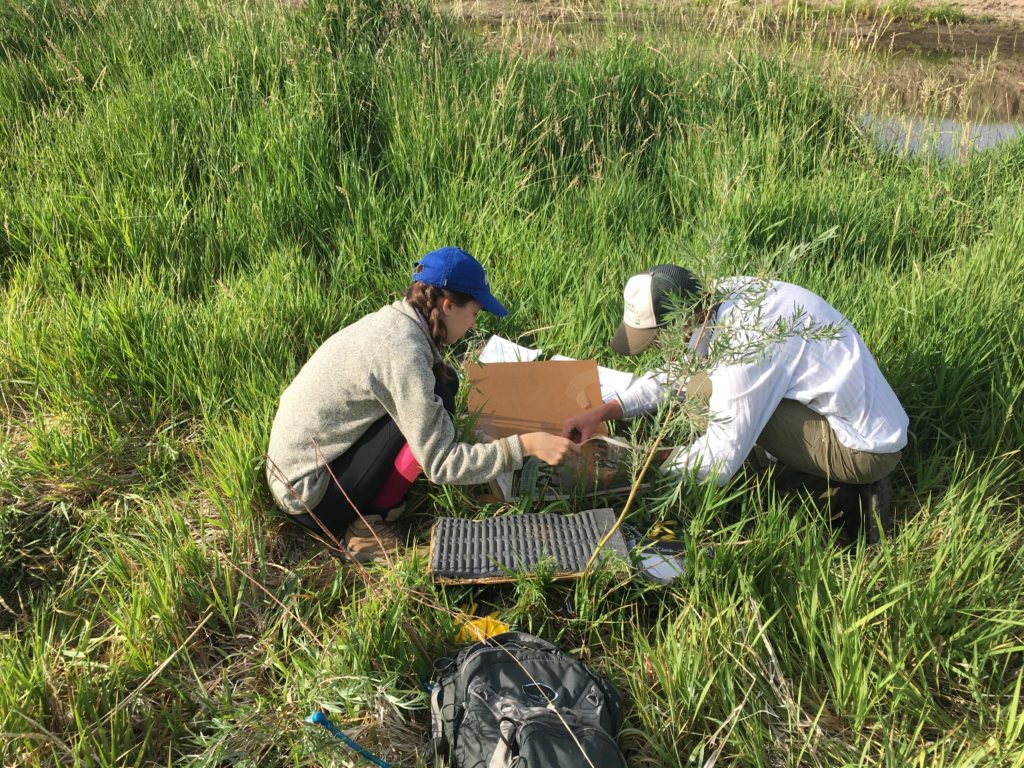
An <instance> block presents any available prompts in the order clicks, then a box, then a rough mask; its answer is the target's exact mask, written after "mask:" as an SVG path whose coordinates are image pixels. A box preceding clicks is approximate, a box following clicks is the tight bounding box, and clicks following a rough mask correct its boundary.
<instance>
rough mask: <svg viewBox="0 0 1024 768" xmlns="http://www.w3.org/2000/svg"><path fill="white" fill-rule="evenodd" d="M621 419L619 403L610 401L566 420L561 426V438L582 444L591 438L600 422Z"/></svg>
mask: <svg viewBox="0 0 1024 768" xmlns="http://www.w3.org/2000/svg"><path fill="white" fill-rule="evenodd" d="M621 418H622V406H620V405H619V401H618V400H610V401H609V402H607V403H602V404H601V405H598V406H595V407H594V408H590V409H589V410H586V411H584V412H583V413H578V414H576V415H575V416H573V417H571V418H569V419H566V420H565V424H564V425H563V426H562V436H563V437H568V438H569V439H570V440H572V441H573V442H575V443H582V442H585V441H587V440H589V439H590V438H591V437H592V436H593V434H594V432H595V431H597V428H598V426H600V425H601V423H602V422H605V421H613V420H615V419H621Z"/></svg>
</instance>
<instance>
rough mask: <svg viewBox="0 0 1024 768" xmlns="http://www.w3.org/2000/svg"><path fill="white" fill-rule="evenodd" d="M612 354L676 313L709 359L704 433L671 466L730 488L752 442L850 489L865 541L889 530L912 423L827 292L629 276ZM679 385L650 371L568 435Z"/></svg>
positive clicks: (692, 386) (682, 275)
mask: <svg viewBox="0 0 1024 768" xmlns="http://www.w3.org/2000/svg"><path fill="white" fill-rule="evenodd" d="M623 295H624V299H625V310H624V313H623V320H622V323H621V324H620V326H619V328H618V330H617V331H616V333H615V336H614V338H613V339H612V343H611V346H612V349H614V350H615V351H616V352H618V353H620V354H624V355H635V354H638V353H640V352H641V351H643V350H644V349H646V348H647V347H649V346H650V345H651V344H652V343H653V342H654V341H655V339H656V338H657V337H658V335H659V333H661V331H662V330H663V329H664V328H665V327H666V326H667V324H668V319H669V315H670V314H671V312H672V310H673V309H674V308H679V307H690V308H692V309H690V310H683V314H684V315H689V316H690V317H692V321H691V322H688V323H684V331H683V333H685V334H689V336H690V339H689V348H690V350H691V351H692V352H693V353H694V354H695V355H698V356H700V357H704V358H707V364H708V368H707V371H706V373H699V374H697V375H695V376H693V377H692V378H691V379H690V380H689V381H688V382H686V385H685V396H686V397H687V398H696V399H698V400H701V401H705V402H707V405H708V416H709V418H708V426H707V429H706V431H705V432H704V434H703V435H702V436H701V437H699V438H698V439H697V440H695V441H694V442H693V443H692V444H691V445H689V446H686V447H684V448H681V449H679V450H677V451H676V452H675V453H674V454H673V455H672V456H671V457H670V458H669V460H668V461H667V462H666V466H665V468H666V469H671V470H676V471H678V472H681V473H688V474H692V475H693V476H695V477H696V479H697V480H698V481H704V480H713V481H714V482H717V483H718V484H719V485H724V484H725V483H727V482H728V481H729V480H730V479H731V478H732V477H733V476H734V475H735V474H736V472H737V471H738V470H739V468H740V466H741V465H742V463H743V461H744V460H745V459H746V457H747V456H748V454H750V452H751V450H752V449H753V447H754V445H755V444H756V445H758V446H760V447H761V448H762V449H763V450H764V451H766V452H768V453H769V454H771V455H772V456H774V457H775V458H776V459H777V460H778V461H779V462H780V463H781V464H784V465H786V466H789V467H792V468H793V469H796V470H799V471H801V472H804V473H807V474H809V475H813V476H815V477H819V478H825V479H826V480H828V481H829V482H830V483H836V484H844V485H849V486H854V487H855V490H856V491H857V494H858V495H859V497H860V501H861V508H862V514H864V523H865V531H866V534H867V538H868V540H869V542H870V541H873V540H876V539H877V536H878V529H877V526H876V525H875V520H874V518H875V517H876V516H877V517H879V518H882V520H881V522H882V523H883V525H884V526H887V525H888V524H889V521H888V519H887V517H888V506H889V497H890V495H891V491H890V487H889V482H888V477H889V475H890V474H891V473H892V471H893V470H894V469H895V467H896V465H897V464H898V462H899V459H900V453H901V451H902V449H903V448H904V447H905V446H906V443H907V427H908V424H909V419H908V418H907V414H906V412H905V411H904V410H903V407H902V406H901V405H900V402H899V400H898V399H897V397H896V394H895V393H894V392H893V390H892V387H891V386H889V383H888V382H887V381H886V380H885V377H884V376H883V375H882V372H881V371H880V370H879V368H878V364H877V363H876V362H875V360H874V358H873V357H872V356H871V353H870V352H869V351H868V349H867V347H866V346H865V344H864V341H863V339H861V337H860V334H858V333H857V331H856V330H855V329H854V328H853V326H852V325H850V323H849V321H848V320H847V319H846V318H845V317H843V315H842V314H841V313H840V312H839V311H837V310H836V309H835V308H833V307H832V306H831V305H829V304H828V303H827V302H826V301H825V300H824V299H822V298H821V297H820V296H817V295H815V294H814V293H812V292H810V291H808V290H806V289H804V288H800V287H798V286H796V285H791V284H789V283H783V282H779V281H775V280H764V279H758V278H750V277H735V278H728V279H726V280H722V281H718V282H716V283H715V284H714V285H713V286H712V287H711V290H710V291H705V290H704V289H703V287H702V286H701V284H700V282H699V281H698V280H697V278H696V277H695V276H694V275H693V273H691V272H690V271H689V270H686V269H684V268H682V267H679V266H675V265H660V266H657V267H654V268H653V269H650V270H648V271H646V272H644V273H642V274H639V275H634V276H633V277H631V278H630V279H629V281H628V282H627V283H626V288H625V290H624V292H623ZM670 391H672V388H671V387H669V386H666V381H665V378H664V376H662V375H659V376H652V375H648V376H645V377H643V378H641V379H639V380H638V381H637V382H635V383H634V384H633V385H632V386H630V387H629V388H628V389H626V390H625V391H623V392H619V393H617V394H615V395H614V396H612V397H610V398H609V399H608V400H607V401H605V402H604V403H603V404H602V405H599V406H596V407H595V408H592V409H590V410H588V411H584V412H583V413H581V414H579V415H578V416H575V417H573V418H571V419H569V420H568V421H566V423H565V426H564V434H565V436H567V437H572V438H573V439H577V440H581V441H582V440H586V439H587V438H589V437H590V436H591V435H592V434H593V432H594V430H595V428H596V427H597V425H598V424H600V423H601V422H604V421H610V420H615V419H622V418H632V417H634V416H637V415H639V414H641V413H647V412H651V411H654V410H656V409H657V408H658V407H659V406H660V405H661V404H662V403H663V402H664V400H665V398H666V397H667V396H669V395H668V393H669V392H670Z"/></svg>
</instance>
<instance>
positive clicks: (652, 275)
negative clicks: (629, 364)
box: [611, 264, 701, 355]
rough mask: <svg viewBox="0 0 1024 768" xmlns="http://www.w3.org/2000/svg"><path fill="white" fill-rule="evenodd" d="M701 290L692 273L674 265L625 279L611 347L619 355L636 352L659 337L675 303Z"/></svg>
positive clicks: (657, 267) (691, 297)
mask: <svg viewBox="0 0 1024 768" xmlns="http://www.w3.org/2000/svg"><path fill="white" fill-rule="evenodd" d="M700 292H701V285H700V281H699V280H698V279H697V278H696V277H695V276H694V274H693V273H692V272H691V271H690V270H688V269H684V268H683V267H677V266H676V265H675V264H660V265H658V266H656V267H653V268H651V269H649V270H647V271H646V272H641V273H640V274H639V275H633V276H632V277H631V278H629V280H627V281H626V288H625V289H624V290H623V292H622V298H623V301H624V306H623V312H622V322H621V323H620V324H619V327H618V329H617V330H616V331H615V335H614V336H613V337H612V343H611V347H612V349H613V350H615V351H616V352H618V353H619V354H620V355H638V354H640V353H641V352H643V351H644V350H645V349H647V347H649V346H650V345H651V343H652V342H653V341H654V340H655V339H656V338H657V337H658V334H659V333H660V332H661V329H662V328H663V327H665V324H666V323H667V322H668V314H669V312H670V311H671V310H672V309H673V307H674V306H676V305H678V304H680V303H682V302H686V301H692V300H693V299H695V298H696V297H697V296H698V295H699V294H700Z"/></svg>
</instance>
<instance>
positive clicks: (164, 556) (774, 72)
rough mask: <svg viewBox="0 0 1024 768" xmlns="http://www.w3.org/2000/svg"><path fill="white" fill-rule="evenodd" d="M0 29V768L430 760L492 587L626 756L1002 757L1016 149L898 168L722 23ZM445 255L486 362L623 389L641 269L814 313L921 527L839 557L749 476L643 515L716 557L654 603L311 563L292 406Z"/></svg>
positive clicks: (1013, 757)
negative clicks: (445, 658)
mask: <svg viewBox="0 0 1024 768" xmlns="http://www.w3.org/2000/svg"><path fill="white" fill-rule="evenodd" d="M0 22H2V23H0V52H2V53H0V117H2V119H0V142H2V146H3V152H2V153H0V178H2V179H3V182H2V184H0V211H2V224H3V226H2V227H0V280H2V302H3V303H2V325H0V327H2V333H0V352H2V354H0V387H2V392H0V394H2V397H0V411H2V414H3V424H4V429H3V432H2V433H0V599H2V603H0V734H2V737H0V762H2V763H3V764H4V765H67V764H77V765H90V766H91V765H119V766H120V765H153V764H176V765H177V764H186V765H195V766H201V765H211V766H212V765H225V764H233V765H268V764H272V765H292V764H294V765H307V764H310V763H313V762H318V763H326V764H341V763H342V762H343V760H345V759H351V758H350V756H347V755H345V754H344V753H343V752H341V751H340V747H339V746H337V745H336V744H335V743H332V742H330V741H328V740H327V739H326V738H325V737H324V736H322V735H321V734H320V733H315V732H311V731H309V730H307V729H306V728H304V727H303V726H301V718H302V716H304V715H305V714H307V712H308V710H310V709H311V708H313V707H314V706H318V705H324V706H327V707H329V708H330V709H332V710H333V711H335V712H337V713H338V714H337V716H336V717H337V719H338V720H339V721H340V722H342V723H343V724H344V726H345V727H346V729H348V730H350V731H351V732H353V733H356V734H358V735H359V736H360V738H361V739H362V740H363V741H365V742H366V743H367V744H368V745H369V746H371V747H372V748H373V749H375V750H378V751H380V752H382V753H384V754H386V755H387V756H389V757H390V758H392V759H394V760H395V761H396V762H397V763H398V764H402V765H411V764H413V763H415V761H416V751H417V749H422V748H423V746H424V745H425V743H426V737H427V729H426V726H427V720H428V718H427V714H426V710H425V703H426V699H425V694H424V693H423V690H422V687H421V685H420V683H421V681H422V680H423V679H425V678H427V677H428V676H429V670H430V656H432V655H439V654H442V653H445V652H449V651H451V650H452V648H453V647H454V641H453V637H454V629H455V621H454V618H453V611H454V610H455V609H456V608H459V607H465V606H467V605H468V604H469V603H471V602H473V601H481V602H484V603H486V604H488V605H489V606H493V607H494V608H496V609H497V610H499V611H500V612H503V615H504V616H505V617H506V618H508V619H509V620H512V621H514V622H515V623H516V625H517V626H519V627H521V628H525V629H530V630H532V631H535V632H540V633H543V634H545V635H546V636H547V637H549V638H551V639H553V640H555V641H558V642H560V643H561V644H562V645H563V646H564V647H566V648H569V649H572V650H575V651H576V652H578V653H580V654H581V655H583V656H584V657H586V658H588V659H590V660H591V661H592V662H594V663H595V664H596V665H597V666H599V667H600V668H602V669H604V670H605V671H606V672H607V673H608V674H609V675H611V676H612V677H613V678H614V679H615V681H616V682H617V683H618V684H619V686H620V687H621V688H622V689H623V690H625V691H627V692H628V693H629V695H630V696H629V699H630V705H629V719H628V726H629V731H628V732H627V734H626V737H625V739H624V743H625V744H626V746H627V748H628V752H629V756H630V759H631V761H632V762H633V764H635V765H676V764H684V763H686V764H688V763H689V762H693V763H694V764H697V763H699V764H714V763H716V762H721V763H723V764H730V765H780V764H783V765H805V764H806V765H842V764H849V765H876V764H879V763H886V764H891V765H909V764H913V765H979V764H985V765H1019V764H1020V761H1021V757H1020V755H1021V754H1022V749H1021V748H1022V745H1024V742H1022V739H1024V734H1022V730H1024V715H1022V714H1021V708H1020V692H1021V679H1022V677H1021V676H1022V669H1024V667H1022V658H1024V656H1022V651H1024V612H1022V606H1021V602H1020V596H1021V590H1022V586H1024V577H1022V563H1021V559H1020V555H1019V551H1020V546H1021V543H1022V533H1024V521H1022V520H1021V504H1020V494H1021V489H1022V484H1021V481H1020V473H1021V469H1022V466H1021V457H1020V453H1019V450H1020V446H1021V445H1022V443H1024V422H1022V420H1021V416H1020V407H1019V401H1020V395H1021V391H1022V386H1024V385H1022V383H1021V382H1022V381H1024V358H1022V355H1024V353H1022V348H1021V339H1022V337H1024V334H1022V331H1024V309H1022V306H1024V258H1022V255H1021V243H1022V242H1024V223H1022V222H1024V219H1022V218H1021V216H1020V211H1021V210H1022V205H1024V199H1022V198H1024V192H1022V189H1024V184H1022V178H1024V145H1022V144H1021V143H1020V142H1018V143H1017V144H1016V145H1012V146H1008V147H1006V148H1004V149H1003V150H1000V151H999V152H995V153H990V154H986V155H979V156H977V157H974V158H972V159H970V160H969V161H968V162H966V163H963V164H955V163H947V162H942V161H939V160H936V159H933V158H921V159H913V160H907V159H903V158H900V157H898V156H896V155H893V154H891V153H887V152H882V151H880V150H878V149H877V148H876V147H874V146H873V145H872V144H871V143H870V141H868V140H867V139H865V138H864V137H863V136H861V135H860V133H859V131H858V130H857V128H856V120H855V117H856V116H855V115H853V114H851V112H850V110H849V107H848V105H847V103H846V102H845V101H844V99H843V98H842V96H841V95H840V94H838V93H835V92H833V91H831V90H829V88H828V87H826V86H824V85H822V84H821V82H820V81H819V80H818V78H817V77H816V74H815V73H814V72H812V71H806V70H802V69H796V68H794V67H793V66H791V65H790V64H787V63H786V59H785V58H784V57H782V56H765V55H761V54H759V53H758V52H757V51H756V49H754V48H752V47H751V41H750V39H748V38H745V37H743V36H742V35H740V34H737V35H736V36H725V37H716V36H713V35H712V36H708V35H706V34H704V33H702V32H701V31H699V30H694V31H693V32H691V33H690V38H689V40H688V44H687V45H686V46H680V51H679V53H678V56H674V57H672V58H667V57H665V56H663V55H661V54H660V53H659V52H657V51H654V50H652V49H648V48H646V47H645V46H644V45H643V44H642V43H638V42H635V41H634V42H625V41H623V40H616V39H615V37H614V35H611V34H609V35H608V36H607V39H606V40H605V42H603V43H602V44H600V45H598V46H596V47H595V48H594V49H593V50H579V51H575V52H573V53H572V55H569V56H565V57H560V58H554V59H549V58H544V57H535V58H522V57H518V56H516V55H515V54H513V53H509V52H507V51H504V52H503V51H501V50H498V49H491V48H487V47H484V46H483V45H482V44H481V43H480V42H479V41H478V40H476V39H475V38H474V37H473V36H471V35H470V34H469V33H467V32H466V31H465V30H463V29H461V28H460V27H459V26H458V25H457V24H455V23H454V22H451V21H448V20H445V19H442V18H439V17H436V16H434V15H432V14H431V13H429V12H428V11H427V10H426V9H424V8H422V7H416V6H412V5H406V4H397V5H392V4H389V3H377V2H372V1H371V0H358V1H356V0H349V1H345V2H340V3H326V2H323V1H320V0H318V1H311V2H308V3H298V4H290V3H272V2H265V3H250V4H243V5H241V6H237V5H236V4H228V3H220V2H214V1H213V0H210V1H209V2H204V1H199V0H191V1H190V2H186V3H170V2H164V1H163V0H158V1H157V2H147V3H141V2H135V1H134V0H129V1H128V2H123V3H117V4H112V3H104V2H98V1H95V0H93V1H91V2H89V1H87V2H81V3H76V4H71V3H66V2H57V1H55V0H36V1H27V2H26V1H25V0H15V2H14V3H12V4H8V5H7V6H5V7H4V9H3V10H0ZM723 50H724V51H725V53H726V55H722V51H723ZM832 228H835V233H834V235H833V236H832V237H822V235H823V234H824V233H826V232H828V231H829V230H831V229H832ZM815 241H817V242H818V243H819V244H818V245H817V246H816V247H815V248H813V249H811V250H810V251H809V252H806V253H803V255H802V256H801V257H800V258H799V259H794V258H791V257H790V254H792V253H793V249H794V247H795V246H799V245H800V244H802V243H811V242H815ZM446 243H458V244H460V245H462V246H464V247H466V248H467V249H469V250H470V251H471V252H473V253H474V254H476V255H477V256H478V257H479V258H481V260H482V261H484V262H485V264H486V265H487V267H488V269H489V270H490V272H491V276H492V282H493V285H494V286H495V290H496V291H497V292H498V294H499V295H500V296H501V297H502V298H503V299H505V300H506V303H507V304H508V305H509V306H510V307H511V308H512V309H513V311H512V314H511V315H510V316H509V318H507V320H505V321H502V322H501V323H498V322H496V321H494V320H493V319H485V320H484V321H483V322H482V325H483V328H482V329H481V330H480V332H479V337H483V336H485V335H487V334H489V333H490V332H492V331H498V332H500V333H502V334H503V335H505V336H508V337H511V338H518V339H520V340H521V341H523V342H524V343H529V344H535V345H537V346H540V347H543V348H545V349H548V350H550V351H557V352H562V353H565V354H569V355H574V356H596V357H598V358H599V359H600V360H601V361H602V362H604V363H608V364H612V365H617V366H620V367H621V366H625V365H630V363H629V362H624V361H622V360H614V359H613V358H612V357H611V355H610V353H609V352H608V351H607V346H606V343H607V339H608V337H609V335H610V333H611V330H612V328H613V327H614V324H615V322H616V321H617V314H618V312H620V306H619V294H620V290H621V284H622V281H623V279H624V278H625V277H626V276H628V275H629V274H631V273H632V272H633V271H636V270H638V269H640V268H643V267H645V266H648V265H650V264H652V263H655V262H660V261H681V262H684V263H692V264H698V265H701V267H702V269H705V270H707V271H711V272H714V273H717V274H730V273H757V274H763V275H768V276H771V277H776V278H779V279H783V280H790V281H793V282H797V283H800V284H803V285H806V286H807V287H809V288H811V289H813V290H815V291H817V292H819V293H820V294H822V295H823V296H825V297H826V298H827V299H828V300H830V301H831V302H832V303H834V304H835V305H836V306H838V307H840V308H841V309H842V310H843V311H844V312H845V313H846V314H847V315H848V316H849V317H850V319H851V320H852V321H853V323H854V324H855V325H856V327H857V328H858V329H859V330H860V331H861V333H862V335H863V336H864V337H865V339H866V340H867V342H868V345H869V346H870V347H871V348H872V350H873V351H874V352H875V354H876V357H877V359H878V361H879V363H880V364H881V366H882V369H883V370H884V371H885V372H886V374H887V376H888V377H889V379H890V380H891V382H892V383H893V386H894V387H895V389H896V391H897V393H898V394H899V396H900V398H901V400H902V402H903V403H904V404H905V406H906V408H907V411H908V412H909V414H910V418H911V432H912V437H911V443H910V446H909V447H908V450H907V452H906V455H905V459H904V461H903V463H902V466H901V469H900V471H899V474H898V476H897V481H896V491H897V508H898V510H899V515H900V517H901V520H902V525H901V526H900V532H899V535H898V537H897V538H896V539H895V540H893V541H891V542H887V543H884V544H883V545H881V546H880V547H878V548H875V549H865V548H863V547H860V546H854V547H852V548H849V547H843V546H840V545H839V544H838V543H837V542H836V541H835V540H834V538H833V537H831V536H830V535H829V533H828V529H827V526H826V525H825V524H824V523H823V521H822V520H821V519H820V516H819V515H818V514H817V513H815V512H814V511H813V509H812V507H810V506H809V505H808V504H806V503H804V502H803V501H802V500H801V499H799V498H794V497H783V496H779V495H777V494H775V493H774V492H771V491H764V490H762V489H761V488H760V487H759V486H758V484H757V483H756V482H755V481H751V482H749V483H740V484H738V485H737V486H734V487H732V488H730V489H727V490H725V491H717V490H712V489H704V488H693V489H689V488H687V489H684V491H683V493H682V494H681V497H679V496H677V495H673V494H671V493H669V492H668V490H667V489H664V488H661V489H658V490H657V491H656V492H653V493H651V494H650V495H649V496H647V497H645V498H642V499H640V501H639V502H638V504H637V505H636V511H635V513H634V517H635V519H636V520H637V521H638V522H645V521H648V520H651V519H654V518H668V519H676V520H681V521H682V525H684V526H685V530H687V531H688V535H689V536H690V537H691V538H692V540H693V542H694V544H693V552H692V554H691V557H690V564H689V571H688V575H687V577H686V578H685V579H683V580H682V581H681V582H680V583H679V584H677V585H676V586H673V587H672V588H670V589H663V588H655V587H653V586H652V585H649V584H645V583H643V582H640V581H637V580H635V579H633V578H631V577H630V575H629V574H628V573H627V572H624V571H621V570H614V569H610V570H602V571H599V572H597V573H595V574H592V575H591V576H589V577H587V578H586V579H584V580H582V581H580V582H578V583H576V584H570V585H565V584H562V585H557V584H552V583H549V582H548V581H547V580H546V579H545V578H544V577H543V575H538V576H536V577H533V578H524V579H522V580H521V581H520V583H519V584H517V585H515V586H514V587H511V588H508V589H504V590H491V591H489V592H485V593H480V592H479V591H476V590H472V589H449V590H442V589H436V588H434V587H433V586H432V585H431V584H430V583H429V581H428V579H427V578H426V576H425V575H424V569H423V562H422V560H417V559H416V557H415V556H414V555H412V554H410V555H409V556H408V557H407V558H406V559H404V560H403V561H401V562H399V563H396V564H395V566H394V568H392V569H388V568H374V569H371V571H370V572H369V573H364V572H362V571H360V570H358V569H355V568H352V567H346V566H340V565H339V564H338V563H337V562H336V561H333V560H331V559H330V558H328V557H326V556H324V555H322V554H319V553H318V550H317V548H316V547H315V546H313V545H312V544H310V543H309V542H307V541H305V540H304V539H302V538H301V537H299V536H297V535H296V534H295V533H294V532H293V531H292V530H291V529H290V528H289V527H288V524H287V523H285V522H283V521H282V519H281V517H280V516H279V515H278V514H277V513H276V512H275V511H274V510H273V508H272V504H271V502H270V498H269V495H268V493H267V491H266V489H265V487H264V483H263V480H262V454H263V451H264V448H265V445H266V441H267V436H268V432H269V425H270V421H271V419H272V417H273V413H274V410H275V408H276V403H277V398H278V396H279V394H280V392H281V390H282V388H283V387H284V386H285V385H286V384H287V383H288V381H289V380H290V379H291V377H292V376H293V375H294V374H295V372H296V371H297V370H298V367H299V366H300V365H301V364H302V363H303V362H304V361H305V359H306V358H307V357H308V355H309V354H310V353H311V351H312V350H313V349H314V348H315V347H316V346H317V345H318V344H319V343H320V342H321V341H322V340H323V339H324V338H326V337H327V336H328V335H330V334H331V333H332V332H333V331H334V330H336V329H337V328H339V327H341V326H342V325H344V324H345V323H347V322H349V321H351V320H353V319H355V318H356V317H358V316H360V315H361V314H363V313H365V312H367V311H370V310H373V309H375V308H377V307H378V306H380V305H381V304H382V303H384V302H386V301H389V300H390V299H391V298H392V297H393V296H394V295H396V294H397V293H398V292H399V291H400V290H402V289H403V288H404V286H405V284H406V281H407V279H408V274H407V273H408V271H409V269H410V266H411V264H412V262H413V260H414V259H415V257H416V256H417V255H419V254H421V253H423V252H424V251H425V250H427V249H429V248H432V247H436V246H438V245H442V244H446ZM797 250H798V251H799V250H800V249H797ZM460 351H461V350H460ZM417 498H418V500H419V509H420V511H421V512H422V513H424V514H423V515H421V517H425V516H426V513H427V512H428V511H429V510H431V509H432V508H433V507H435V506H436V507H437V508H438V509H439V510H440V511H442V512H443V513H445V514H477V513H481V512H480V508H479V505H478V504H477V503H476V502H475V500H474V492H473V489H427V488H422V489H418V490H417ZM489 511H492V508H485V509H484V510H483V512H482V513H486V512H489ZM421 533H422V531H421ZM707 546H713V547H714V551H715V556H714V557H713V558H707V557H705V556H703V555H701V554H699V553H700V552H703V551H704V549H705V548H706V547H707Z"/></svg>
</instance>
